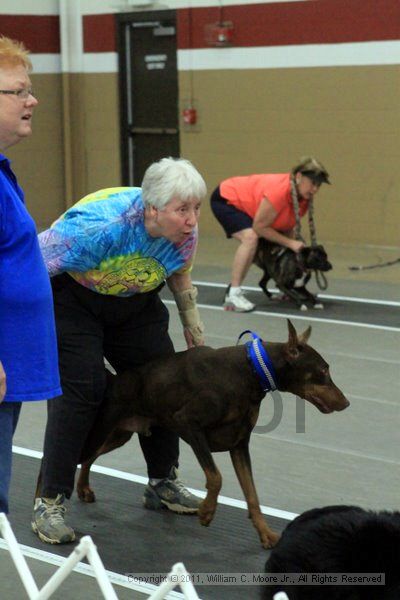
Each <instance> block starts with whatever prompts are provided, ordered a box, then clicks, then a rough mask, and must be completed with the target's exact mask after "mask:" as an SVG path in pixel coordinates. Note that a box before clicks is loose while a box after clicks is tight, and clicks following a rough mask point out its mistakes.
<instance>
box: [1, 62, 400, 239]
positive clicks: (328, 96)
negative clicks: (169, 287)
mask: <svg viewBox="0 0 400 600" xmlns="http://www.w3.org/2000/svg"><path fill="white" fill-rule="evenodd" d="M399 71H400V69H399V67H397V66H385V67H383V66H382V67H380V66H377V67H341V68H333V67H332V68H308V69H270V70H261V69H256V70H243V71H241V70H226V71H212V70H210V71H196V72H194V73H193V74H192V75H193V78H194V95H195V98H196V102H197V106H198V110H199V123H198V125H197V126H196V127H195V131H194V132H193V133H192V132H189V131H188V130H187V129H184V128H182V130H181V154H182V156H185V157H187V158H189V159H191V160H192V161H193V162H194V163H195V165H196V166H197V167H198V168H199V170H200V171H201V172H202V173H203V175H204V176H205V178H206V181H207V184H208V187H209V191H210V192H211V191H212V189H213V188H214V187H215V186H216V185H217V184H218V183H219V181H221V180H222V179H224V178H225V177H229V176H232V175H239V174H245V173H256V172H274V171H277V172H279V171H285V170H288V169H289V168H290V167H291V166H292V164H293V163H294V162H295V161H296V160H297V158H298V157H299V156H301V155H302V154H306V153H311V154H315V155H316V156H317V157H318V158H320V160H322V161H323V162H324V163H325V165H326V167H327V168H328V170H329V172H330V173H331V178H332V182H333V185H332V186H331V187H330V186H323V187H322V188H321V191H320V192H319V195H318V197H317V201H316V219H317V233H318V236H319V238H320V239H321V240H322V241H326V242H328V241H331V242H338V243H341V242H344V243H357V244H377V245H382V246H399V245H400V198H399V193H400V174H399V173H400V170H399V164H400V160H399V159H400V156H399V155H400V146H399V137H400V136H399V133H400V86H399V84H398V81H399V75H400V73H399ZM32 78H33V83H34V86H35V89H36V90H37V92H38V96H39V99H40V105H39V106H38V108H37V109H36V112H35V117H34V134H33V136H32V137H31V138H30V139H29V140H26V141H24V142H22V143H21V144H19V145H17V146H16V147H15V148H12V149H10V152H9V156H10V157H11V158H12V159H13V164H14V167H15V170H16V172H17V174H18V178H19V180H20V182H21V184H22V185H23V187H24V189H25V193H26V198H27V204H28V206H29V208H30V210H31V212H32V214H33V216H34V218H35V219H36V221H37V222H38V225H39V227H40V228H42V227H44V226H48V225H49V224H50V223H51V221H53V220H54V219H55V218H57V217H58V216H59V215H60V214H61V212H63V211H64V210H65V207H66V206H67V205H70V204H71V203H73V202H75V201H76V200H77V199H79V198H80V197H82V196H83V195H85V194H87V193H89V192H91V191H94V190H96V189H100V188H102V187H108V186H114V185H119V184H120V183H121V178H120V147H119V104H118V75H117V74H116V73H111V74H101V73H100V74H98V73H92V74H76V75H64V76H61V75H33V77H32ZM179 88H180V97H181V98H187V97H188V96H189V74H188V72H180V73H179ZM63 99H64V100H63ZM181 105H182V101H181ZM181 108H182V106H181ZM202 231H203V233H204V234H211V235H212V234H219V235H220V234H221V231H220V228H219V225H218V224H217V223H216V221H215V219H214V217H213V216H212V215H211V213H210V210H209V207H208V203H206V205H205V207H204V209H203V214H202Z"/></svg>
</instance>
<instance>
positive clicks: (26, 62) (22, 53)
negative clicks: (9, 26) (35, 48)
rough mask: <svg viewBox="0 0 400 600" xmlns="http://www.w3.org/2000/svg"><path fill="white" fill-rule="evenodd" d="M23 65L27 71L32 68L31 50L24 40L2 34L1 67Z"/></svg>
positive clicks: (0, 41)
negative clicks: (19, 40)
mask: <svg viewBox="0 0 400 600" xmlns="http://www.w3.org/2000/svg"><path fill="white" fill-rule="evenodd" d="M20 65H22V66H23V67H25V69H26V70H27V71H31V70H32V63H31V59H30V58H29V50H27V49H26V48H25V46H24V44H23V43H22V42H18V41H17V40H12V39H11V38H8V37H6V36H5V35H0V68H4V67H16V66H20Z"/></svg>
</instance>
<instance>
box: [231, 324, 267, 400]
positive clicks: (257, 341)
mask: <svg viewBox="0 0 400 600" xmlns="http://www.w3.org/2000/svg"><path fill="white" fill-rule="evenodd" d="M247 333H249V334H250V335H251V337H252V338H253V340H252V341H249V342H246V347H247V357H248V359H249V361H250V362H251V364H252V365H253V367H254V370H255V372H256V374H257V376H258V378H259V380H260V384H261V387H262V389H263V391H264V392H273V391H274V390H276V389H277V386H276V383H275V382H276V375H275V369H274V366H273V364H272V360H271V358H270V356H269V354H268V352H267V351H266V350H265V348H264V346H263V345H262V339H261V338H259V337H258V335H257V334H256V333H254V332H253V331H250V329H246V331H243V332H242V333H241V334H240V335H239V337H238V341H237V343H239V341H240V339H241V338H242V337H243V336H244V335H246V334H247Z"/></svg>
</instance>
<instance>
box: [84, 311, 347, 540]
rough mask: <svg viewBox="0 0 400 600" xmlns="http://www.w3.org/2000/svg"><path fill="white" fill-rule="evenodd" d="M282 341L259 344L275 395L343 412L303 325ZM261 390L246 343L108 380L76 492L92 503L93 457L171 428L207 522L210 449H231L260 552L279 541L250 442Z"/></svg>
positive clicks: (213, 482)
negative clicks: (201, 482) (192, 471)
mask: <svg viewBox="0 0 400 600" xmlns="http://www.w3.org/2000/svg"><path fill="white" fill-rule="evenodd" d="M288 329H289V339H288V341H287V342H282V343H277V342H276V343H272V342H262V345H263V347H264V348H265V349H266V351H267V352H268V354H269V357H270V359H271V361H272V364H273V366H274V370H275V374H276V385H277V388H278V389H279V390H281V391H287V392H291V393H292V394H297V395H298V396H300V397H301V398H304V399H305V400H308V401H309V402H311V403H312V404H314V405H315V406H316V407H317V408H318V409H319V410H320V411H321V412H322V413H331V412H333V411H340V410H343V409H345V408H346V407H347V406H348V405H349V402H348V400H347V399H346V398H345V396H344V395H343V393H342V392H341V391H340V390H339V389H338V388H337V387H336V385H335V384H334V383H333V381H332V379H331V377H330V374H329V367H328V365H327V363H326V361H325V360H324V359H323V358H322V356H320V355H319V354H318V352H316V351H315V350H314V349H313V348H312V347H311V346H309V345H308V344H307V340H308V338H309V336H310V333H311V328H310V327H309V328H308V329H307V330H306V331H305V332H304V333H303V334H302V335H299V336H298V335H297V333H296V330H295V328H294V327H293V325H292V323H291V322H290V321H288ZM265 393H266V392H265V391H264V389H263V387H262V386H261V385H260V381H259V379H258V377H257V375H256V374H255V372H254V368H253V366H252V364H251V363H250V361H249V360H248V347H247V346H246V345H239V346H229V347H227V348H219V349H213V348H209V347H207V346H199V347H197V348H192V349H190V350H187V351H185V352H178V353H176V354H174V355H172V356H169V357H165V358H162V359H159V360H154V361H152V362H149V363H147V364H146V365H143V366H142V367H139V368H137V369H132V370H129V371H126V372H124V373H121V374H118V375H115V376H111V377H110V381H109V387H108V389H107V393H106V396H105V400H104V402H103V404H102V406H101V407H100V410H99V413H98V416H97V418H96V421H95V423H94V425H93V427H92V430H91V432H90V433H89V436H88V439H87V440H86V444H85V447H84V449H83V452H82V456H81V461H82V463H86V464H83V465H82V470H81V474H80V477H79V481H78V485H77V490H78V495H79V497H80V498H81V499H82V500H84V501H85V502H93V501H94V499H95V496H94V493H93V490H92V489H91V488H90V484H89V471H90V466H91V464H92V463H93V462H94V460H95V459H96V458H97V457H98V456H100V455H101V454H104V453H105V452H109V451H110V450H113V449H114V448H118V447H119V446H122V445H123V444H124V443H125V442H127V441H128V440H129V439H130V437H131V436H132V435H133V433H134V432H135V431H136V432H140V433H149V428H150V427H151V426H152V425H161V426H163V427H166V428H169V429H172V430H173V431H176V432H177V433H178V435H179V436H180V437H181V438H182V439H183V440H185V441H186V442H187V443H188V444H189V445H190V446H191V447H192V450H193V452H194V453H195V455H196V458H197V460H198V461H199V463H200V466H201V467H202V469H203V471H204V474H205V476H206V488H207V495H206V498H205V499H204V500H203V502H202V503H201V505H200V508H199V519H200V523H201V524H202V525H209V524H210V523H211V521H212V519H213V518H214V514H215V511H216V508H217V498H218V494H219V492H220V490H221V486H222V477H221V473H220V472H219V470H218V468H217V466H216V464H215V462H214V459H213V457H212V454H211V453H212V452H225V451H229V452H230V455H231V459H232V463H233V465H234V468H235V471H236V475H237V477H238V480H239V483H240V485H241V487H242V490H243V493H244V496H245V498H246V501H247V505H248V510H249V517H250V518H251V520H252V522H253V525H254V527H255V528H256V530H257V532H258V534H259V537H260V540H261V543H262V544H263V546H264V547H265V548H270V547H272V546H273V545H274V544H275V543H276V541H277V540H278V538H279V536H278V535H277V534H276V533H274V532H273V531H272V530H271V529H270V528H269V527H268V525H267V524H266V522H265V520H264V517H263V515H262V513H261V510H260V505H259V501H258V497H257V492H256V488H255V485H254V480H253V475H252V470H251V461H250V453H249V441H250V436H251V432H252V429H253V428H254V426H255V424H256V422H257V417H258V412H259V409H260V404H261V400H262V399H263V397H264V396H265Z"/></svg>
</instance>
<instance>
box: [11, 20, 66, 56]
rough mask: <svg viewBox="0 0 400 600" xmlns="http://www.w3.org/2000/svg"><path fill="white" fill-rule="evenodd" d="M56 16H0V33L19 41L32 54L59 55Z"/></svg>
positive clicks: (58, 34) (58, 33)
mask: <svg viewBox="0 0 400 600" xmlns="http://www.w3.org/2000/svg"><path fill="white" fill-rule="evenodd" d="M59 29H60V28H59V18H58V16H57V15H0V33H2V34H3V35H6V36H7V37H10V38H12V39H15V40H19V41H21V42H23V43H24V44H25V46H26V47H27V48H28V50H30V51H31V52H32V53H35V54H38V53H41V54H59V52H60V31H59Z"/></svg>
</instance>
